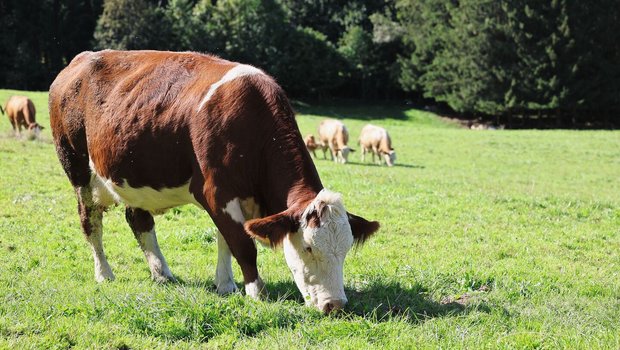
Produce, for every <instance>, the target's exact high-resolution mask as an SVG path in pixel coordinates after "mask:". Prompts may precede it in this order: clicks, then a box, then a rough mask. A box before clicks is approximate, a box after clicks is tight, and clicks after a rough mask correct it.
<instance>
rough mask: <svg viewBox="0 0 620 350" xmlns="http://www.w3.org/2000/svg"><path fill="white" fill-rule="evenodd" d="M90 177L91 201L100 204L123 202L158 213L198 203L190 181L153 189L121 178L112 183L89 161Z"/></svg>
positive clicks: (107, 204)
mask: <svg viewBox="0 0 620 350" xmlns="http://www.w3.org/2000/svg"><path fill="white" fill-rule="evenodd" d="M90 168H91V171H92V177H91V180H90V186H91V188H92V191H93V201H94V202H95V203H97V204H98V205H100V206H103V207H107V206H110V205H112V204H116V203H120V202H123V203H125V204H126V205H127V206H129V207H132V208H140V209H143V210H147V211H149V212H151V213H153V214H159V213H162V212H164V211H166V210H167V209H170V208H174V207H177V206H179V205H184V204H189V203H192V204H195V205H197V206H199V207H200V204H198V202H197V201H196V198H194V195H192V194H191V193H190V191H189V184H190V182H191V181H188V182H187V183H185V184H183V185H181V186H179V187H173V188H165V187H164V188H162V189H159V190H157V189H154V188H152V187H148V186H144V187H137V188H134V187H131V186H129V184H128V183H127V180H123V183H122V184H121V185H118V184H116V183H114V182H113V181H112V180H111V179H107V178H105V177H102V176H100V175H99V174H98V173H97V171H96V169H95V166H94V164H93V162H92V160H91V161H90Z"/></svg>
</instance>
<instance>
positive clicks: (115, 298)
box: [0, 90, 620, 349]
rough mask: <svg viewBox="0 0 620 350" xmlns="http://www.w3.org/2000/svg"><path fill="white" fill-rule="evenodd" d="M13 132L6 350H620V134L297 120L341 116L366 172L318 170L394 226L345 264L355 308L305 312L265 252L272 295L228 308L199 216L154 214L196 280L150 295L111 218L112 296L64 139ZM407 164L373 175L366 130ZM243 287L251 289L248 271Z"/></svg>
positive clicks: (42, 110)
mask: <svg viewBox="0 0 620 350" xmlns="http://www.w3.org/2000/svg"><path fill="white" fill-rule="evenodd" d="M12 94H25V95H27V96H29V97H31V98H32V99H33V101H34V103H35V105H36V107H37V111H38V113H37V120H38V121H39V123H40V124H41V125H43V126H45V127H47V128H46V129H45V130H44V131H43V134H42V135H43V137H42V139H41V141H26V140H17V139H15V138H14V137H13V136H12V132H11V127H10V124H9V122H8V119H7V118H6V116H2V119H1V120H0V271H1V272H2V273H1V274H0V348H59V349H61V348H70V347H76V348H120V349H127V348H136V349H141V348H180V349H184V348H185V349H190V348H197V347H201V348H202V347H204V348H224V349H225V348H230V349H232V348H234V349H244V348H247V349H256V348H286V349H288V348H350V349H360V348H382V349H403V348H492V349H495V348H509V349H512V348H553V349H556V348H571V349H572V348H584V349H591V348H612V349H615V348H618V347H620V332H618V329H620V276H619V267H620V183H619V181H618V180H619V174H620V133H619V132H616V131H613V132H612V131H566V130H561V131H535V130H533V131H505V130H502V131H470V130H465V129H460V128H458V127H456V126H455V125H454V124H449V123H446V122H444V121H442V120H440V119H439V118H437V117H436V116H434V115H432V114H431V113H427V112H421V111H417V110H413V109H408V108H403V107H399V106H383V107H381V108H380V107H367V106H354V105H344V106H333V107H330V106H319V107H317V106H308V105H304V106H298V109H299V110H300V111H301V113H300V115H299V117H298V122H299V125H300V128H301V130H302V134H303V135H306V134H308V133H314V134H315V135H316V127H317V126H318V123H319V122H320V120H322V119H324V118H326V117H339V118H343V119H344V122H345V123H346V125H347V126H348V128H349V130H350V133H351V139H352V140H351V142H350V143H351V145H352V146H353V148H356V149H357V150H358V152H356V153H353V154H352V155H351V164H347V165H344V166H342V165H337V164H334V163H333V162H331V161H329V160H323V159H322V154H321V152H318V154H320V155H319V159H318V160H316V161H315V163H316V165H317V168H318V170H319V173H320V175H321V178H322V180H323V183H324V185H325V186H326V187H328V188H330V189H332V190H336V191H339V192H341V193H342V194H343V196H344V199H345V203H346V205H347V207H348V209H349V210H350V211H351V212H353V213H356V214H359V215H362V216H364V217H366V218H368V219H376V220H379V221H380V222H381V224H382V229H381V230H380V231H379V233H378V234H377V235H376V236H375V237H373V238H372V239H371V240H369V241H368V242H367V243H366V244H365V245H364V246H363V247H360V248H357V249H354V250H353V251H352V252H351V253H350V255H349V256H348V258H347V260H346V262H345V288H346V291H347V295H348V297H349V300H350V302H349V305H348V306H347V308H346V312H345V313H343V314H340V315H336V316H327V317H326V316H323V315H321V314H319V313H318V312H316V311H314V310H313V309H310V308H306V307H304V306H303V301H302V300H301V296H300V295H299V292H298V291H297V288H296V286H295V285H294V282H293V279H292V276H291V274H290V272H289V270H288V268H287V266H286V263H285V261H284V257H283V255H282V252H281V251H278V250H276V251H271V250H270V249H267V248H264V247H262V246H259V269H260V271H261V273H262V275H263V279H264V280H265V281H266V283H267V288H268V290H269V293H270V295H269V298H268V300H266V301H260V302H257V301H253V300H250V299H249V298H245V297H244V296H242V295H240V294H239V295H232V296H228V297H220V296H218V295H217V294H216V293H215V292H214V290H213V288H212V287H211V285H212V283H213V276H214V271H215V264H216V258H217V248H216V243H215V237H216V232H217V231H216V229H215V227H214V225H213V223H212V222H211V220H210V219H209V217H208V215H207V214H206V213H205V212H204V211H202V210H200V209H198V208H196V207H192V206H184V207H180V208H176V209H173V210H170V211H168V212H167V213H166V214H164V215H161V216H158V217H156V229H157V231H158V237H159V240H160V244H161V246H162V250H163V252H164V255H165V256H166V258H167V259H168V262H169V264H170V267H171V269H172V271H173V273H174V274H175V275H176V276H177V277H178V279H179V280H180V282H179V283H178V284H172V285H157V284H155V283H153V282H151V281H150V279H149V271H148V267H147V265H146V262H145V259H144V257H143V255H142V252H141V251H140V249H139V247H138V244H137V242H136V241H135V240H134V238H133V236H132V234H131V231H130V230H129V228H128V227H127V224H126V223H125V220H124V213H123V208H122V207H117V208H113V209H110V210H109V211H108V212H107V213H106V215H105V218H104V230H105V233H104V244H105V247H106V252H107V255H108V259H109V261H110V264H111V265H112V268H113V269H114V272H115V273H116V277H117V280H116V281H114V282H112V283H103V284H97V283H95V281H94V279H93V261H92V256H91V252H90V249H89V248H88V246H87V244H86V242H85V240H84V238H83V237H82V233H81V230H80V226H79V221H78V215H77V209H76V200H75V196H74V194H73V190H72V188H71V186H70V184H69V181H68V180H67V178H66V176H65V175H64V173H63V171H62V169H61V167H60V164H59V162H58V159H57V157H56V154H55V151H54V146H53V144H52V143H51V131H50V128H49V115H48V111H47V94H46V93H44V92H19V91H9V90H0V101H2V102H1V103H4V102H5V101H6V100H7V98H8V96H10V95H12ZM369 120H372V123H373V124H376V125H380V126H383V127H386V128H387V129H388V131H389V132H390V134H391V136H392V139H393V143H394V147H395V149H396V152H397V155H398V159H397V164H398V165H397V166H395V167H393V168H387V167H380V166H376V165H372V164H369V163H368V164H362V163H361V162H360V160H359V156H360V153H359V147H358V146H357V145H356V143H357V137H358V135H359V131H360V130H361V128H362V127H363V125H364V124H365V123H367V122H368V121H369ZM234 269H235V276H236V278H237V282H238V284H239V286H240V287H241V286H242V281H241V274H240V270H239V269H238V267H237V266H236V265H234Z"/></svg>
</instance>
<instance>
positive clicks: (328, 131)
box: [319, 119, 355, 164]
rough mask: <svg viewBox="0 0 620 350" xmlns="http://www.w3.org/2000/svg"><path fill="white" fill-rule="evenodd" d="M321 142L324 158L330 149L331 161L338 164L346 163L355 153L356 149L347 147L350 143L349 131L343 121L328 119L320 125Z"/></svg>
mask: <svg viewBox="0 0 620 350" xmlns="http://www.w3.org/2000/svg"><path fill="white" fill-rule="evenodd" d="M319 142H320V145H321V148H322V149H323V158H327V157H326V156H325V151H327V149H328V148H329V150H330V155H331V159H332V160H334V161H335V162H336V163H343V164H344V163H346V162H347V161H348V157H349V153H352V152H355V150H354V149H352V148H351V147H349V146H347V143H348V142H349V131H348V130H347V127H346V126H344V124H343V123H342V122H341V121H338V120H333V119H327V120H323V121H322V122H321V124H320V125H319Z"/></svg>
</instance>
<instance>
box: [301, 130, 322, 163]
mask: <svg viewBox="0 0 620 350" xmlns="http://www.w3.org/2000/svg"><path fill="white" fill-rule="evenodd" d="M304 143H305V144H306V148H307V149H308V152H310V153H312V155H313V156H314V158H315V159H316V152H315V150H316V149H317V148H319V144H318V143H316V139H315V138H314V135H312V134H308V136H306V138H305V139H304Z"/></svg>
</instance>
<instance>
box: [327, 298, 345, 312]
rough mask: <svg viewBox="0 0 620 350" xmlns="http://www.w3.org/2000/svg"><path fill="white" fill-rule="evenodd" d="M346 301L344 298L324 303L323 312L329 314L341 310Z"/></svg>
mask: <svg viewBox="0 0 620 350" xmlns="http://www.w3.org/2000/svg"><path fill="white" fill-rule="evenodd" d="M345 303H346V302H345V301H342V300H331V301H328V302H326V303H325V304H323V312H324V313H325V314H329V313H331V312H334V311H337V310H340V309H342V308H343V307H344V304H345Z"/></svg>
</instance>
